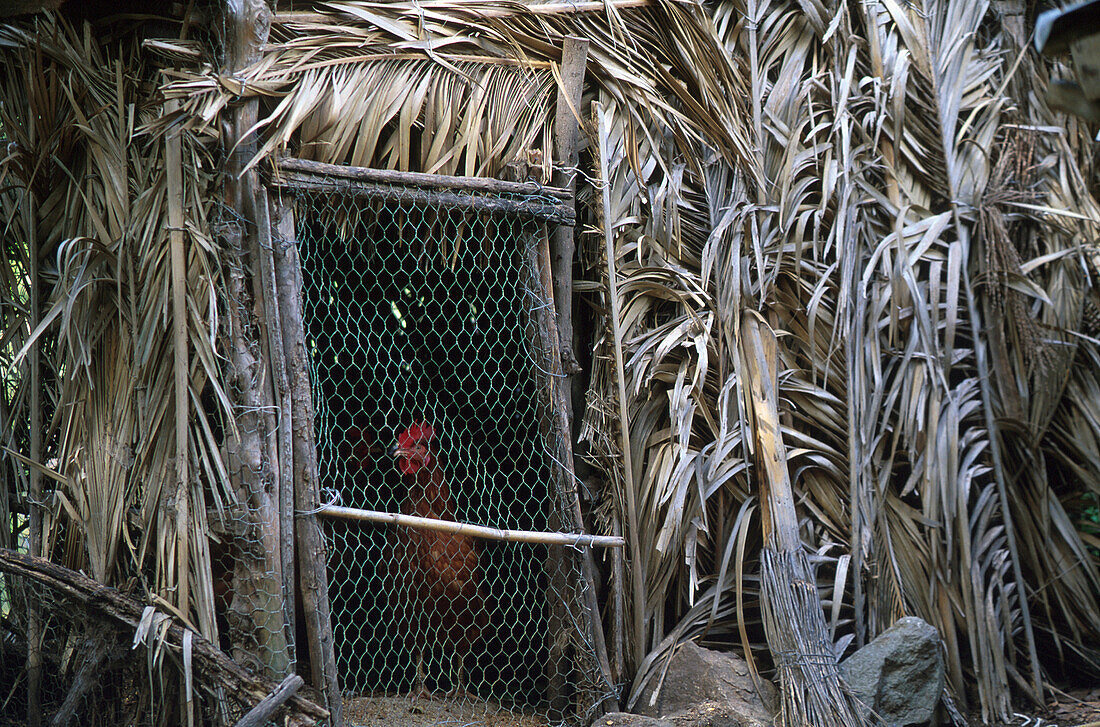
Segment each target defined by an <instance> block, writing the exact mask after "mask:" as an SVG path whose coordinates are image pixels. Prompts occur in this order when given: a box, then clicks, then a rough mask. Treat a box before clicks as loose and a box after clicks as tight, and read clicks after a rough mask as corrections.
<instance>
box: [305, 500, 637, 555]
mask: <svg viewBox="0 0 1100 727" xmlns="http://www.w3.org/2000/svg"><path fill="white" fill-rule="evenodd" d="M315 512H316V513H317V514H318V515H324V516H325V517H332V518H339V519H342V520H358V521H361V522H371V523H389V524H391V525H400V526H402V527H408V528H414V529H416V530H431V531H433V532H438V533H453V534H455V535H468V536H470V537H473V538H482V539H483V540H496V541H500V542H508V543H539V544H542V545H565V546H569V547H573V548H621V547H623V545H624V544H625V542H626V541H625V540H623V539H622V538H618V537H615V536H613V535H588V534H586V533H560V532H547V531H536V530H509V529H503V528H491V527H488V526H485V525H474V524H473V523H462V522H455V521H453V520H437V519H435V518H428V517H418V516H416V515H405V514H403V513H399V512H382V511H379V510H360V509H357V508H353V507H340V506H337V505H322V506H321V507H319V508H317V510H316V511H315Z"/></svg>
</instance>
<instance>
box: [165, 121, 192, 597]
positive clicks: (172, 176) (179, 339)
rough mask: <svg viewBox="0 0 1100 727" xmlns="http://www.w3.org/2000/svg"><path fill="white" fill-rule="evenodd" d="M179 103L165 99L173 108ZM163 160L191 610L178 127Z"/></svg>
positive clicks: (181, 562)
mask: <svg viewBox="0 0 1100 727" xmlns="http://www.w3.org/2000/svg"><path fill="white" fill-rule="evenodd" d="M177 105H178V104H177V103H176V102H175V101H170V102H168V103H167V104H166V105H165V106H166V111H167V112H168V113H172V112H173V111H175V107H176V106H177ZM165 144H166V147H165V156H164V166H165V174H166V176H167V187H168V239H169V245H170V248H171V266H172V339H173V350H174V355H175V360H174V365H173V371H174V373H175V395H176V400H175V409H176V411H175V414H176V422H175V423H176V568H177V576H176V584H177V588H176V607H177V608H179V610H180V613H182V614H185V615H186V614H188V613H190V605H191V594H190V583H189V582H188V577H189V569H190V564H189V562H188V561H189V557H190V548H189V547H188V546H189V545H190V530H191V522H190V521H191V512H190V488H189V486H188V485H189V482H188V478H189V473H188V461H189V455H188V449H187V429H188V422H189V419H190V416H189V415H190V401H191V397H190V395H189V388H190V382H189V381H188V376H187V262H186V259H185V258H186V250H185V244H186V243H185V240H184V236H183V161H182V158H181V147H180V132H179V129H178V128H177V129H174V130H172V131H170V132H169V133H168V134H167V136H166V139H165Z"/></svg>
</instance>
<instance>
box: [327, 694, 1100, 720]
mask: <svg viewBox="0 0 1100 727" xmlns="http://www.w3.org/2000/svg"><path fill="white" fill-rule="evenodd" d="M344 718H345V719H346V720H347V722H348V724H349V725H355V727H391V726H396V725H408V727H436V726H437V725H444V726H447V727H545V726H546V725H548V724H549V720H548V719H547V717H546V716H545V715H542V714H538V713H533V712H530V711H527V712H524V711H521V710H519V709H511V710H510V709H509V708H508V707H506V706H501V705H500V704H498V703H497V702H493V701H485V700H481V699H477V698H476V697H466V698H465V699H461V700H449V699H446V698H444V697H433V698H431V699H419V700H417V701H415V702H414V701H412V700H411V699H409V697H407V696H403V695H399V696H375V697H354V698H349V699H347V700H345V701H344ZM971 725H972V726H973V727H980V726H981V720H980V719H978V720H973V721H971ZM998 727H1100V687H1096V688H1092V689H1075V690H1070V691H1069V692H1068V693H1066V692H1063V693H1056V696H1055V698H1052V699H1051V700H1050V702H1048V704H1047V709H1046V710H1044V711H1040V712H1038V713H1036V714H1026V715H1025V714H1017V715H1016V717H1015V719H1013V720H1012V721H1010V722H1007V723H1004V724H1003V725H999V726H998Z"/></svg>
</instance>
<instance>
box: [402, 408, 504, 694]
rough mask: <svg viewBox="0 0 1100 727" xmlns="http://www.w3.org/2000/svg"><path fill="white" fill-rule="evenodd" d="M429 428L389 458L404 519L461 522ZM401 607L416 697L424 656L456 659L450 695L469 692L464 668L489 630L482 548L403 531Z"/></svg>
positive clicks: (462, 539)
mask: <svg viewBox="0 0 1100 727" xmlns="http://www.w3.org/2000/svg"><path fill="white" fill-rule="evenodd" d="M434 436H435V430H434V428H433V427H432V426H431V425H430V424H426V423H418V424H413V425H412V426H411V427H409V428H408V429H406V430H405V431H404V432H403V433H402V434H401V436H400V437H398V440H397V445H396V446H395V447H394V448H393V449H392V450H391V452H392V453H393V454H394V455H396V456H397V458H398V459H397V464H398V468H399V469H400V470H401V473H402V478H403V480H404V482H405V484H406V486H407V488H408V490H407V492H406V494H405V500H404V502H403V503H402V505H401V512H402V513H403V514H405V515H415V516H417V517H424V518H431V519H434V520H451V521H454V520H455V512H454V505H453V503H452V502H451V496H450V488H449V487H448V485H447V481H446V478H445V477H444V472H443V468H442V467H441V466H440V463H439V458H438V456H437V455H436V453H435V451H434V449H433V448H432V444H431V441H432V439H433V438H434ZM393 540H394V546H395V558H394V560H393V561H392V565H391V568H392V572H393V574H394V578H395V586H396V587H397V592H396V606H397V610H398V616H399V622H398V623H399V628H400V629H401V632H402V636H403V637H404V640H405V645H406V647H407V648H408V649H410V650H411V651H413V652H414V654H415V655H416V665H417V669H416V687H415V690H414V695H417V696H419V695H422V694H426V693H428V692H427V688H426V686H425V677H426V674H425V672H424V653H425V651H427V650H429V649H431V650H439V651H442V653H443V654H444V655H448V654H449V655H450V658H451V659H453V662H452V666H457V669H456V670H454V671H452V674H450V675H449V676H450V681H451V691H452V692H454V693H456V694H457V693H460V692H461V691H462V690H463V684H462V670H463V660H464V658H465V656H466V655H467V654H469V652H470V650H471V649H472V648H473V646H474V644H476V643H477V641H478V640H479V639H480V638H481V634H482V630H483V629H484V628H485V625H486V623H487V620H488V619H487V616H486V613H485V598H484V595H483V593H482V591H481V568H480V566H479V563H478V556H479V552H478V547H477V543H476V541H475V540H474V539H473V538H471V537H469V536H467V535H460V534H456V533H444V532H438V531H434V530H423V529H415V528H406V527H398V528H396V530H395V532H394V535H393Z"/></svg>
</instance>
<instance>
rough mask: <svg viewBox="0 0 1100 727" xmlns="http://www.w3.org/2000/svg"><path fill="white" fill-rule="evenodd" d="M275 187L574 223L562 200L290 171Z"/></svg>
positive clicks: (400, 203) (276, 182) (275, 181)
mask: <svg viewBox="0 0 1100 727" xmlns="http://www.w3.org/2000/svg"><path fill="white" fill-rule="evenodd" d="M272 183H273V185H274V186H276V187H279V188H282V189H288V190H293V191H303V192H322V193H327V194H339V195H344V196H347V197H356V198H361V199H373V200H382V201H385V202H390V203H395V204H398V205H413V206H421V207H429V206H436V207H450V208H453V209H461V210H469V211H471V212H487V213H490V214H505V215H516V216H518V217H528V218H533V219H537V220H544V221H546V222H552V223H555V224H568V225H571V224H573V221H574V219H573V210H572V209H571V208H569V207H567V206H566V205H565V204H564V203H563V202H561V201H560V200H542V199H509V198H507V197H496V196H485V195H483V194H473V193H470V192H461V191H453V190H449V189H434V190H432V189H421V188H419V187H402V186H397V185H390V184H374V183H371V182H362V181H359V180H357V179H347V178H344V177H325V176H320V175H315V174H303V173H300V172H287V173H285V174H283V175H282V176H280V177H278V178H275V179H273V180H272Z"/></svg>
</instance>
